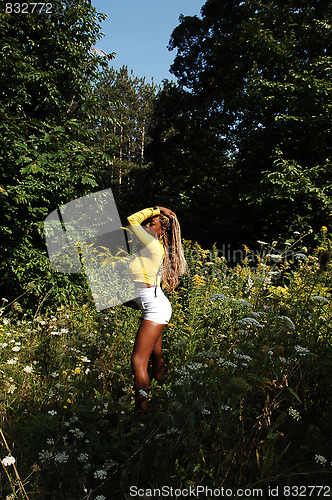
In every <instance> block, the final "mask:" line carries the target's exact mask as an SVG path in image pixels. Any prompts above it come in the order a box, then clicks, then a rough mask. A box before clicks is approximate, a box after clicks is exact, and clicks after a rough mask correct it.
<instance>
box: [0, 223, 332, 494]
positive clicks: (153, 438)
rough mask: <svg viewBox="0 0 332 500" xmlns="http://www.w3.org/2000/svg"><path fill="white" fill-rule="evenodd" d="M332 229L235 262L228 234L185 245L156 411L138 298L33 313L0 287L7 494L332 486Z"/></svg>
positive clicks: (173, 296)
mask: <svg viewBox="0 0 332 500" xmlns="http://www.w3.org/2000/svg"><path fill="white" fill-rule="evenodd" d="M325 229H326V228H323V230H322V232H321V235H320V236H321V242H320V246H319V247H318V248H317V249H316V250H315V251H313V252H311V254H308V253H307V252H306V249H303V248H302V246H301V245H302V243H301V241H298V242H296V241H295V239H294V240H290V241H288V242H286V243H287V245H285V246H284V248H283V249H280V250H279V246H280V245H278V244H277V243H276V242H274V243H273V244H271V245H267V244H265V243H264V242H260V244H259V245H260V248H259V249H258V251H257V252H256V253H255V254H254V253H253V252H251V251H250V250H249V249H248V248H247V247H245V246H244V250H243V258H242V259H241V261H240V262H239V263H238V264H237V265H234V266H231V267H230V266H229V265H228V264H227V262H226V260H225V258H224V257H223V256H221V255H219V254H218V251H217V249H216V248H213V249H212V250H209V251H207V250H203V249H202V248H200V246H199V245H198V244H195V243H191V242H186V243H185V248H186V257H187V260H188V264H189V269H188V273H187V274H186V276H184V278H183V281H182V283H181V286H180V287H179V288H178V289H177V290H176V291H174V292H172V293H171V294H169V298H170V301H171V303H172V307H173V315H172V318H171V322H170V323H169V325H168V326H167V327H166V329H165V334H164V351H165V358H166V373H165V378H164V383H163V385H157V384H156V383H155V382H154V381H152V383H151V387H150V390H149V398H150V401H149V414H148V416H147V418H146V419H144V420H140V419H138V418H137V416H136V414H135V409H134V401H133V379H132V374H131V369H130V355H131V350H132V347H133V342H134V338H135V333H136V330H137V327H138V325H139V316H140V314H139V312H136V311H133V310H131V309H127V308H125V307H123V306H117V307H116V308H114V309H111V310H107V311H105V312H103V313H96V311H95V310H94V308H93V306H92V305H91V303H90V302H88V303H86V304H84V305H81V306H80V307H76V308H75V307H71V308H67V307H65V306H63V307H59V308H56V309H55V310H52V309H51V308H49V309H47V310H45V309H44V307H40V308H39V309H38V315H34V316H33V317H32V318H30V317H29V316H28V315H25V313H24V309H23V308H22V305H21V304H19V303H18V302H16V303H14V304H12V305H11V306H10V307H7V303H6V300H5V299H3V303H2V316H1V341H0V354H1V360H2V366H1V386H0V388H1V392H0V404H1V435H0V436H1V437H0V441H1V443H2V448H1V453H2V455H1V459H2V477H1V486H0V488H1V492H0V494H1V495H2V498H4V499H14V498H30V499H96V500H102V499H113V498H114V499H116V498H124V499H128V498H132V497H131V496H130V492H133V491H134V490H130V487H131V486H136V487H139V488H140V489H141V490H142V492H143V493H144V494H147V496H148V493H149V491H150V492H152V491H153V489H158V488H159V489H160V488H161V487H162V486H168V487H169V488H170V487H173V488H190V487H191V488H196V487H197V486H201V485H204V486H206V487H209V488H214V489H217V488H230V489H232V491H234V492H235V491H236V490H237V489H238V488H243V489H245V488H247V489H248V491H254V489H255V488H257V489H261V490H262V491H264V492H265V493H264V495H267V491H268V488H272V487H274V486H278V487H282V486H290V485H329V484H331V473H332V468H331V462H332V455H331V435H332V434H331V430H332V429H331V426H332V405H331V383H332V374H331V362H332V349H331V312H332V308H331V266H330V263H329V257H330V254H329V251H330V244H331V242H330V239H329V237H328V234H327V232H326V230H325ZM14 461H15V462H14ZM136 491H137V490H136ZM143 493H142V495H143ZM142 495H141V498H144V496H142ZM253 495H254V493H253ZM147 496H145V497H147ZM154 496H155V498H158V493H156V494H155V495H154ZM205 497H206V498H209V496H205ZM247 497H248V496H247ZM253 498H254V496H253Z"/></svg>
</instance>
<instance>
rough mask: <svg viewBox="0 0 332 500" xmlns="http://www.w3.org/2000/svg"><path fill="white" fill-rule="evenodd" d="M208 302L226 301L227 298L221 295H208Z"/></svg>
mask: <svg viewBox="0 0 332 500" xmlns="http://www.w3.org/2000/svg"><path fill="white" fill-rule="evenodd" d="M209 300H228V297H226V295H223V294H222V293H213V294H212V295H210V297H209Z"/></svg>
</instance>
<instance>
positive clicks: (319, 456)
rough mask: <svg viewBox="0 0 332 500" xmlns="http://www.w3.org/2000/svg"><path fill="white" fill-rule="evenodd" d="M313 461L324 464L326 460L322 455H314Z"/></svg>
mask: <svg viewBox="0 0 332 500" xmlns="http://www.w3.org/2000/svg"><path fill="white" fill-rule="evenodd" d="M315 462H316V463H317V464H321V465H325V464H326V462H327V460H326V458H324V457H323V456H322V455H315Z"/></svg>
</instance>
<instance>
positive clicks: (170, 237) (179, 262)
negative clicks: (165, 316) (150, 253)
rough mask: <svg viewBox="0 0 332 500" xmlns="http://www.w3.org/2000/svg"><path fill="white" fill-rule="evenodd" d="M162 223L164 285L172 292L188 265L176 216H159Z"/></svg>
mask: <svg viewBox="0 0 332 500" xmlns="http://www.w3.org/2000/svg"><path fill="white" fill-rule="evenodd" d="M159 219H160V223H161V235H160V240H161V242H162V244H163V246H164V249H165V258H164V264H163V284H164V286H165V288H166V290H168V291H172V290H174V289H175V288H176V286H177V285H178V284H179V276H181V275H182V274H184V272H185V271H186V268H187V263H186V260H185V258H184V252H183V247H182V242H181V229H180V224H179V221H178V219H177V217H176V215H171V216H170V217H167V216H165V215H162V214H160V215H159Z"/></svg>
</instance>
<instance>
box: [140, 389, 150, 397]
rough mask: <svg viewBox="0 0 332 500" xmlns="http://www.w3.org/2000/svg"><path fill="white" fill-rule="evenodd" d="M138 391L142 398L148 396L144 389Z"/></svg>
mask: <svg viewBox="0 0 332 500" xmlns="http://www.w3.org/2000/svg"><path fill="white" fill-rule="evenodd" d="M138 392H139V394H140V395H141V396H143V398H147V397H148V393H147V392H146V391H144V390H143V389H140V390H139V391H138Z"/></svg>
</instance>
